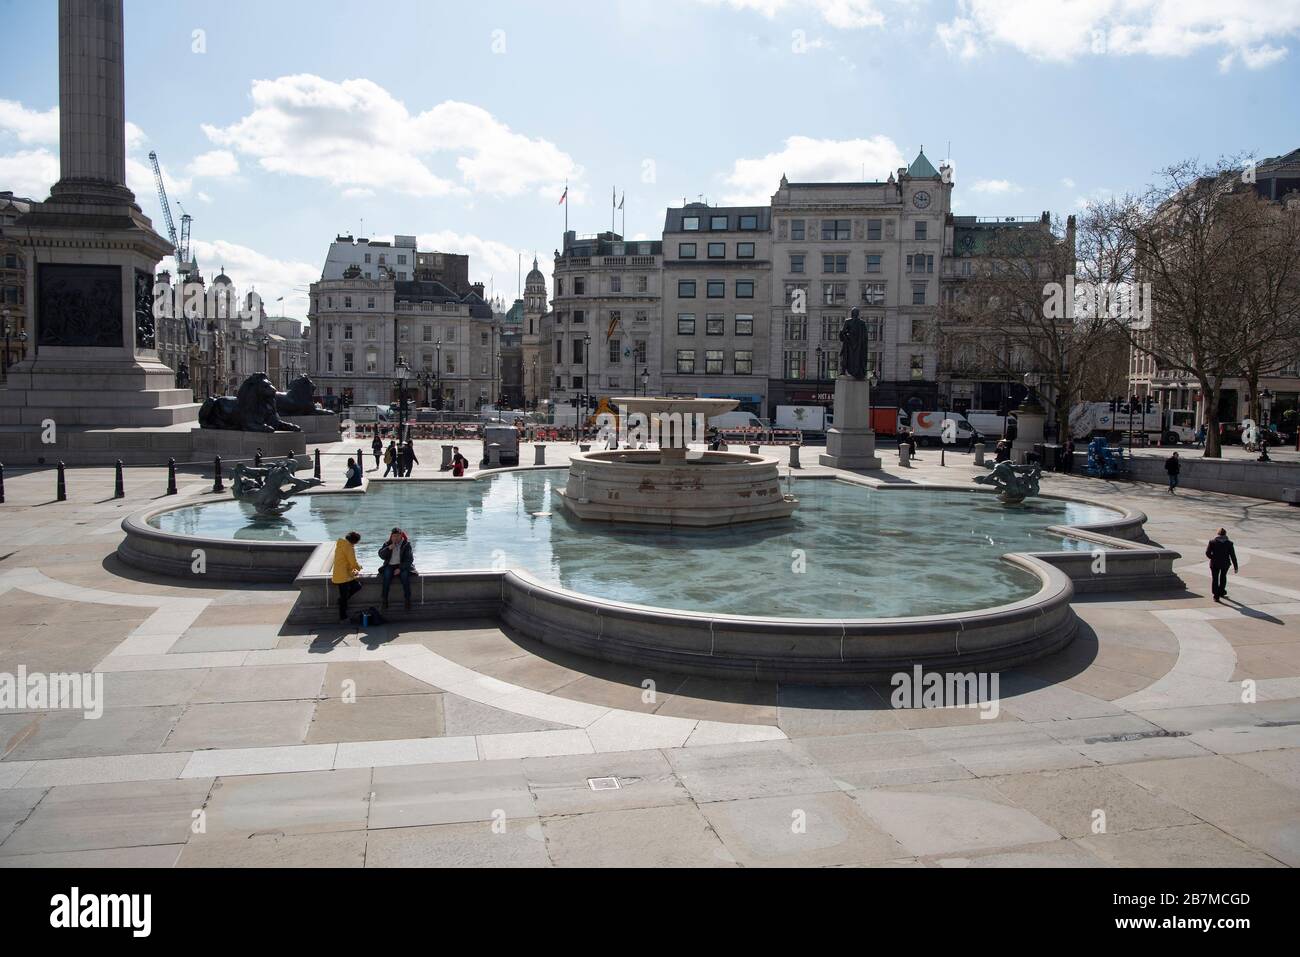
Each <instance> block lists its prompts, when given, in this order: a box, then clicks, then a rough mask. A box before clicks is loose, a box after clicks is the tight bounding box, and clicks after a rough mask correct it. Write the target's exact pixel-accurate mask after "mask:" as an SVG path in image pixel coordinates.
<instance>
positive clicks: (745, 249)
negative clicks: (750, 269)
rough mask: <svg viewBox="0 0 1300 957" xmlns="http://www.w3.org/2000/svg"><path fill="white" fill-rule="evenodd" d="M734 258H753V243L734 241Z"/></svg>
mask: <svg viewBox="0 0 1300 957" xmlns="http://www.w3.org/2000/svg"><path fill="white" fill-rule="evenodd" d="M736 258H737V259H753V258H754V244H753V243H736Z"/></svg>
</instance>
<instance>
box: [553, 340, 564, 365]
mask: <svg viewBox="0 0 1300 957" xmlns="http://www.w3.org/2000/svg"><path fill="white" fill-rule="evenodd" d="M563 362H564V340H563V339H556V340H555V364H556V365H560V364H561V363H563Z"/></svg>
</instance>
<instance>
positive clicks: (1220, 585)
mask: <svg viewBox="0 0 1300 957" xmlns="http://www.w3.org/2000/svg"><path fill="white" fill-rule="evenodd" d="M1205 557H1206V558H1208V559H1209V560H1210V591H1211V593H1212V594H1213V595H1214V600H1215V601H1219V600H1220V599H1222V598H1223V597H1224V596H1225V595H1227V594H1228V567H1229V566H1232V570H1233V572H1235V573H1238V574H1240V571H1241V570H1240V569H1239V568H1238V567H1237V549H1236V548H1235V547H1234V546H1233V544H1232V540H1231V539H1230V538H1228V530H1227V529H1226V528H1221V529H1219V534H1218V535H1216V536H1214V538H1212V539H1210V544H1209V545H1207V546H1205Z"/></svg>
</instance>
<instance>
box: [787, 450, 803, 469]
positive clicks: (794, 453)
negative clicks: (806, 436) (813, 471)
mask: <svg viewBox="0 0 1300 957" xmlns="http://www.w3.org/2000/svg"><path fill="white" fill-rule="evenodd" d="M790 468H792V469H801V468H803V466H802V465H800V464H799V446H798V445H792V446H790Z"/></svg>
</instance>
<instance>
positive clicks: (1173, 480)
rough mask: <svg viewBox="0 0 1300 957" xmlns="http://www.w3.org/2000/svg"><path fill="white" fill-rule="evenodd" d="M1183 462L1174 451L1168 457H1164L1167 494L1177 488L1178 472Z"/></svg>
mask: <svg viewBox="0 0 1300 957" xmlns="http://www.w3.org/2000/svg"><path fill="white" fill-rule="evenodd" d="M1182 468H1183V462H1182V459H1180V458H1179V457H1178V453H1177V452H1175V453H1174V454H1173V455H1171V456H1169V458H1167V459H1165V471H1166V472H1168V473H1169V494H1170V495H1173V494H1174V489H1176V488H1178V473H1179V472H1180V471H1182Z"/></svg>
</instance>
